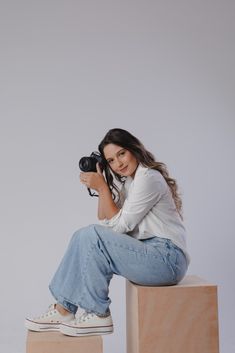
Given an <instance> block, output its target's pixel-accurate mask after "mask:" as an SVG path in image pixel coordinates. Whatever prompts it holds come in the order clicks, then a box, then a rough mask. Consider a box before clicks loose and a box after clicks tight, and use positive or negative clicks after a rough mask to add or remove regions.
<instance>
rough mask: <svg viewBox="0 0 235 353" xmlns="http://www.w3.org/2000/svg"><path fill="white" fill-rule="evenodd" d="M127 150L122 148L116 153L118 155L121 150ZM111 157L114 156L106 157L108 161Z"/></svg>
mask: <svg viewBox="0 0 235 353" xmlns="http://www.w3.org/2000/svg"><path fill="white" fill-rule="evenodd" d="M123 150H125V148H121V149H120V150H119V151H117V152H116V155H118V153H120V152H121V151H123ZM109 159H112V157H108V158H106V160H107V161H108V160H109Z"/></svg>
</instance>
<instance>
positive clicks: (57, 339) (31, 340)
mask: <svg viewBox="0 0 235 353" xmlns="http://www.w3.org/2000/svg"><path fill="white" fill-rule="evenodd" d="M102 352H103V347H102V338H101V336H89V337H70V336H66V335H63V334H62V333H60V332H32V331H28V336H27V343H26V353H102Z"/></svg>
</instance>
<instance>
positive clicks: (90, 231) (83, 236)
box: [72, 224, 98, 243]
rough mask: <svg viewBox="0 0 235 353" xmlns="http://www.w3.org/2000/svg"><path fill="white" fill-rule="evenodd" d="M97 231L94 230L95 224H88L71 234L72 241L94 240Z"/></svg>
mask: <svg viewBox="0 0 235 353" xmlns="http://www.w3.org/2000/svg"><path fill="white" fill-rule="evenodd" d="M97 236H98V235H97V231H96V225H95V224H90V225H88V226H86V227H83V228H81V229H79V230H77V231H76V232H75V233H74V234H73V236H72V241H73V242H75V243H77V242H79V243H80V242H86V243H87V242H90V241H92V242H94V241H95V240H96V239H97Z"/></svg>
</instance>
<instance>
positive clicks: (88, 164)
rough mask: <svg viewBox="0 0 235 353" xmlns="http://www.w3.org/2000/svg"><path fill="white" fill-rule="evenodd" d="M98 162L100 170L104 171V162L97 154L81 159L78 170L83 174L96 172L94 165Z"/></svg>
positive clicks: (93, 153)
mask: <svg viewBox="0 0 235 353" xmlns="http://www.w3.org/2000/svg"><path fill="white" fill-rule="evenodd" d="M97 162H99V165H100V168H101V170H103V169H104V161H103V158H102V157H101V155H100V153H99V152H92V153H91V155H90V157H82V158H81V159H80V161H79V168H80V169H81V170H82V171H83V172H97V170H96V163H97Z"/></svg>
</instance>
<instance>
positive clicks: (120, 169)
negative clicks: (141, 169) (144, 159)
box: [104, 143, 138, 178]
mask: <svg viewBox="0 0 235 353" xmlns="http://www.w3.org/2000/svg"><path fill="white" fill-rule="evenodd" d="M104 156H105V159H106V160H107V162H108V164H109V166H110V168H111V169H112V170H113V171H114V172H115V173H117V174H118V175H120V176H125V177H127V176H131V177H132V178H134V175H135V171H136V168H137V167H138V162H137V159H136V158H135V156H134V155H133V154H132V153H131V152H130V151H128V150H126V149H125V148H123V147H120V146H118V145H114V144H112V143H109V144H108V145H106V146H105V147H104Z"/></svg>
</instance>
